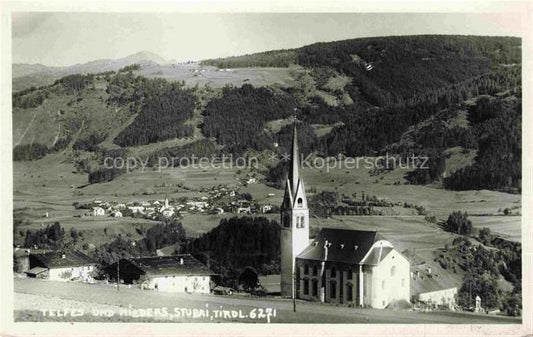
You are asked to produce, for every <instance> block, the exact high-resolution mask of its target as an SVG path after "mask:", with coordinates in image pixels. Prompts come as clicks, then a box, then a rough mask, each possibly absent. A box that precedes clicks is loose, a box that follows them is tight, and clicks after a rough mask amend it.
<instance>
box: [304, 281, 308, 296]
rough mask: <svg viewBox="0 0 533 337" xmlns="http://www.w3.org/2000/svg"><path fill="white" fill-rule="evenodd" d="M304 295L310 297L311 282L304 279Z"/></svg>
mask: <svg viewBox="0 0 533 337" xmlns="http://www.w3.org/2000/svg"><path fill="white" fill-rule="evenodd" d="M304 295H309V280H308V279H304Z"/></svg>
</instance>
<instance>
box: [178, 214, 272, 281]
mask: <svg viewBox="0 0 533 337" xmlns="http://www.w3.org/2000/svg"><path fill="white" fill-rule="evenodd" d="M279 240H280V231H279V224H278V223H277V222H276V221H273V220H268V219H267V218H263V217H234V218H230V219H222V220H221V221H220V224H219V225H218V226H217V227H215V228H214V229H213V230H211V231H210V232H208V233H206V234H204V235H202V236H201V237H199V238H197V239H194V240H192V241H191V242H189V243H188V244H187V247H186V248H185V251H186V252H188V253H191V254H193V255H195V256H196V257H197V258H198V259H200V260H201V261H202V262H204V263H206V264H209V265H210V266H211V268H212V269H213V271H215V272H217V273H219V274H220V275H221V276H223V277H229V278H235V276H237V275H238V274H239V273H240V272H241V271H242V270H243V269H244V268H245V267H248V266H249V267H252V268H254V269H256V270H257V271H258V272H259V273H260V274H276V273H279V260H280V247H279V242H280V241H279Z"/></svg>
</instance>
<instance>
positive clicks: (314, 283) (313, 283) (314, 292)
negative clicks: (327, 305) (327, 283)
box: [312, 280, 318, 296]
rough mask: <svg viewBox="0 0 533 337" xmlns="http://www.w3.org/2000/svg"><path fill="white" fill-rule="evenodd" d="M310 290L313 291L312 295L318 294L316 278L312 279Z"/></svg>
mask: <svg viewBox="0 0 533 337" xmlns="http://www.w3.org/2000/svg"><path fill="white" fill-rule="evenodd" d="M312 291H313V293H312V294H313V296H318V281H317V280H313V281H312Z"/></svg>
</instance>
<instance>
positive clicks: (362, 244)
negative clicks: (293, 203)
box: [298, 228, 382, 264]
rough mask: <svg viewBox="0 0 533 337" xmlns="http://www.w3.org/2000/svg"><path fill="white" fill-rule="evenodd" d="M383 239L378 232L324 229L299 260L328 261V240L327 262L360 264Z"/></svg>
mask: <svg viewBox="0 0 533 337" xmlns="http://www.w3.org/2000/svg"><path fill="white" fill-rule="evenodd" d="M381 239H382V237H381V236H380V235H379V234H378V233H377V232H376V231H360V230H351V229H337V228H323V229H322V230H321V231H320V233H318V235H317V236H316V238H315V240H313V242H312V243H311V244H310V245H309V246H308V247H307V248H306V249H304V250H303V252H302V253H300V255H298V258H299V259H307V260H317V261H326V260H325V252H326V250H325V249H324V245H325V243H326V240H327V242H328V249H327V252H328V256H327V261H335V262H344V263H350V264H359V263H360V262H361V260H362V259H363V258H364V257H365V255H366V254H367V253H368V251H369V250H370V248H371V247H372V245H373V244H374V243H375V242H376V241H379V240H381Z"/></svg>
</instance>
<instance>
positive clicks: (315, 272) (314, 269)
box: [313, 266, 318, 276]
mask: <svg viewBox="0 0 533 337" xmlns="http://www.w3.org/2000/svg"><path fill="white" fill-rule="evenodd" d="M317 275H318V268H317V267H316V266H313V276H317Z"/></svg>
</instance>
